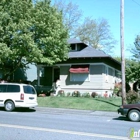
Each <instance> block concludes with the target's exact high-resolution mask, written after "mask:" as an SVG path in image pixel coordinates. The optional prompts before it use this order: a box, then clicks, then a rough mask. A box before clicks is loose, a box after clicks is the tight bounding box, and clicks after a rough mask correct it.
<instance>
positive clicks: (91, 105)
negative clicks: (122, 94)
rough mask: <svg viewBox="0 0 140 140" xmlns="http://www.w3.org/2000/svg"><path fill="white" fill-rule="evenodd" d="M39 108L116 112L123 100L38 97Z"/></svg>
mask: <svg viewBox="0 0 140 140" xmlns="http://www.w3.org/2000/svg"><path fill="white" fill-rule="evenodd" d="M38 104H39V105H38V106H39V107H52V108H70V109H80V110H98V111H116V110H117V109H118V108H119V106H120V105H121V98H84V97H53V96H47V97H38Z"/></svg>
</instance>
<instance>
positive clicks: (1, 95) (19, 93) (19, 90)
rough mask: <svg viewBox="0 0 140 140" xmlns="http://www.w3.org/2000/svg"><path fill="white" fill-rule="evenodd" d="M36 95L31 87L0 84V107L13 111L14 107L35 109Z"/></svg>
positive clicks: (16, 84)
mask: <svg viewBox="0 0 140 140" xmlns="http://www.w3.org/2000/svg"><path fill="white" fill-rule="evenodd" d="M37 105H38V103H37V93H36V90H35V88H34V87H33V86H31V85H28V84H18V83H0V107H4V108H5V110H6V111H13V110H14V109H15V108H16V107H24V108H30V107H36V106H37Z"/></svg>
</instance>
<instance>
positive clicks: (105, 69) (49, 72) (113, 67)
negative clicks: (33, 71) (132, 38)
mask: <svg viewBox="0 0 140 140" xmlns="http://www.w3.org/2000/svg"><path fill="white" fill-rule="evenodd" d="M68 43H69V44H70V47H71V51H70V52H69V54H68V58H69V59H68V60H67V61H63V62H61V63H57V64H55V65H54V66H52V67H49V66H45V65H38V66H37V77H38V78H37V79H38V86H42V87H46V88H48V89H50V88H51V86H52V83H53V81H54V80H56V79H60V86H61V89H62V90H64V92H65V93H67V92H70V93H72V92H74V91H79V92H80V93H87V92H89V93H92V92H97V93H98V94H101V95H104V93H105V92H106V91H107V92H108V93H109V94H110V93H112V91H113V89H114V85H115V83H116V82H120V71H121V64H120V63H119V62H118V61H116V60H115V59H113V58H112V57H111V56H109V55H107V54H106V53H104V52H103V51H101V50H96V49H94V48H93V47H90V46H88V45H86V44H85V43H83V42H81V41H79V40H77V39H69V41H68Z"/></svg>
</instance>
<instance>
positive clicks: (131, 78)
mask: <svg viewBox="0 0 140 140" xmlns="http://www.w3.org/2000/svg"><path fill="white" fill-rule="evenodd" d="M115 59H116V60H117V61H119V62H121V58H120V57H116V58H115ZM125 76H126V77H125V78H126V83H129V82H135V81H137V80H139V77H140V62H138V61H136V60H134V59H127V58H126V59H125Z"/></svg>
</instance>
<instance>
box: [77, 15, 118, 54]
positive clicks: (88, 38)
mask: <svg viewBox="0 0 140 140" xmlns="http://www.w3.org/2000/svg"><path fill="white" fill-rule="evenodd" d="M109 27H110V26H109V24H108V22H107V20H106V19H103V18H102V19H99V20H96V19H92V18H89V17H88V18H85V20H84V22H83V23H82V24H81V25H80V26H79V27H78V28H77V30H76V32H75V37H78V38H80V40H81V41H83V42H85V43H87V44H89V45H90V46H92V47H93V48H95V49H103V50H104V51H105V52H107V53H109V51H110V50H111V49H113V47H114V44H115V43H116V41H115V40H114V39H113V38H112V35H111V33H110V30H109Z"/></svg>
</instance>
